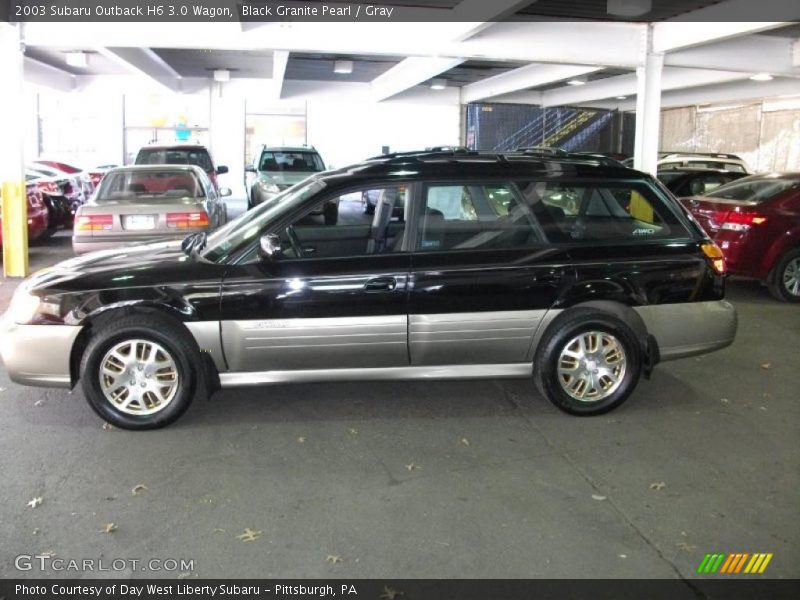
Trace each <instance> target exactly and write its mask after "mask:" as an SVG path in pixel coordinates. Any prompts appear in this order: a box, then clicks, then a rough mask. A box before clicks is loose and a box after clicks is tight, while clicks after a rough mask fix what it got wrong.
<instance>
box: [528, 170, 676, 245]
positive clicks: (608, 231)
mask: <svg viewBox="0 0 800 600" xmlns="http://www.w3.org/2000/svg"><path fill="white" fill-rule="evenodd" d="M518 186H519V188H520V191H521V192H522V194H523V196H524V198H525V200H526V202H527V203H528V205H529V206H531V208H532V209H533V212H534V214H535V215H536V218H537V219H538V220H539V222H540V223H541V226H542V229H543V230H544V232H545V234H546V235H547V238H548V239H549V240H550V241H551V242H564V243H567V242H568V243H580V242H586V243H597V242H642V241H648V240H661V239H686V238H690V237H691V235H690V233H689V231H688V230H687V229H686V227H685V226H684V225H683V224H682V223H681V221H680V219H679V218H678V216H677V215H676V214H675V212H674V211H675V210H676V209H674V208H671V207H669V206H668V205H667V202H672V200H671V199H667V198H663V197H662V196H661V195H660V194H658V193H657V192H656V191H655V190H654V189H653V188H651V187H650V186H648V185H646V184H644V183H639V182H636V183H624V182H620V183H609V182H605V181H604V182H577V181H576V182H574V183H573V182H567V181H557V182H556V181H526V182H521V183H518Z"/></svg>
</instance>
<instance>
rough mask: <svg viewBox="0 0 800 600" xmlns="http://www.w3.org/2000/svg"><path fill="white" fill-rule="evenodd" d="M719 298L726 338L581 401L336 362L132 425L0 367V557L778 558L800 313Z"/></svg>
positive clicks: (424, 564) (799, 489)
mask: <svg viewBox="0 0 800 600" xmlns="http://www.w3.org/2000/svg"><path fill="white" fill-rule="evenodd" d="M68 253H69V250H68V238H65V237H57V238H55V239H53V240H51V241H50V242H49V243H48V245H47V246H41V247H38V248H36V249H34V251H33V262H34V263H35V264H37V266H38V265H40V264H41V265H43V264H45V263H47V262H48V261H50V262H52V261H53V260H55V259H57V258H59V257H63V256H65V255H68ZM14 284H15V282H10V281H8V280H1V283H0V302H2V299H3V298H5V297H7V296H8V293H9V291H10V289H11V288H13V285H14ZM729 296H730V299H731V300H732V301H733V302H734V303H735V304H736V306H737V308H738V310H739V316H740V330H739V335H738V338H737V340H736V343H735V345H734V346H732V347H730V348H728V349H726V350H723V351H721V352H717V353H715V354H711V355H708V356H705V357H702V358H698V359H687V360H683V361H678V362H673V363H664V364H662V365H660V366H659V367H658V368H657V370H656V372H655V374H654V376H653V379H652V380H651V381H642V383H641V384H640V386H639V388H638V390H637V391H636V392H635V394H634V395H633V396H632V397H631V399H630V400H629V401H628V402H627V403H626V404H625V405H623V406H622V407H621V408H620V409H618V410H617V411H615V412H613V413H611V414H609V415H606V416H602V417H597V418H587V419H579V418H575V417H570V416H567V415H565V414H563V413H561V412H559V411H558V410H556V409H555V408H554V407H552V406H551V405H550V404H549V403H548V402H547V401H546V400H544V399H543V398H541V397H539V396H538V394H537V393H536V391H535V390H534V387H533V386H532V384H531V383H530V382H528V381H483V382H464V383H462V382H438V383H416V382H415V383H341V384H330V385H323V384H315V385H295V386H276V387H264V388H259V389H251V390H241V391H226V392H222V393H219V394H217V395H216V396H215V397H214V398H213V399H212V400H211V401H210V402H197V403H196V404H195V405H194V406H192V407H191V409H190V410H189V412H188V413H187V414H186V415H185V416H184V417H183V418H182V419H181V420H180V421H179V422H178V423H177V424H176V425H174V426H173V427H171V428H168V429H166V430H161V431H155V432H145V433H132V432H126V431H122V430H118V429H104V428H103V423H102V422H101V421H100V420H99V419H98V418H97V417H96V416H95V414H94V413H93V412H92V411H91V410H90V409H89V407H88V406H87V405H86V403H85V400H84V399H83V394H82V393H81V392H80V391H79V390H76V391H75V392H74V393H69V392H67V391H62V390H43V389H35V388H23V387H19V386H16V385H14V384H11V383H9V381H8V378H7V376H6V374H5V371H4V370H3V369H2V367H0V389H2V391H0V464H1V465H2V476H3V485H2V486H0V523H2V529H3V542H2V544H0V576H2V577H19V576H24V577H41V576H44V577H51V576H56V575H66V576H70V577H77V576H80V574H79V573H74V572H72V573H54V572H52V571H45V572H40V571H39V570H38V569H34V570H33V571H29V572H25V573H20V572H18V571H16V570H15V569H14V566H13V565H14V557H15V556H17V555H19V554H35V553H44V552H52V553H55V555H56V557H57V558H64V559H70V558H76V559H82V558H101V557H102V558H104V559H105V560H107V561H110V560H112V559H114V558H126V559H131V558H137V559H150V558H162V559H163V558H176V559H181V558H183V559H193V560H194V570H193V571H192V572H191V573H190V572H189V571H184V572H182V573H181V572H180V571H178V572H174V573H163V572H162V573H152V572H142V571H136V572H131V571H130V570H123V571H122V572H120V573H118V575H119V576H124V577H131V576H133V577H151V576H167V577H177V576H191V577H200V578H208V577H222V576H226V577H261V576H265V577H281V578H292V577H303V578H311V577H337V578H368V577H372V578H405V577H413V578H423V577H431V578H457V577H474V578H478V577H486V578H528V577H530V578H538V577H555V578H559V577H566V578H575V577H600V578H605V577H621V578H641V577H648V578H675V577H687V578H689V577H693V576H695V575H694V572H695V569H696V568H697V565H698V564H699V563H700V561H701V560H702V558H703V556H704V554H705V553H706V552H728V553H729V552H771V553H774V558H773V559H772V562H771V563H770V565H769V567H768V569H767V571H766V574H765V576H767V577H786V578H789V577H798V576H800V521H799V520H798V519H797V507H798V506H800V451H798V442H799V441H800V435H798V434H800V402H798V401H800V393H799V392H798V387H797V384H798V373H800V352H798V347H800V313H799V312H798V307H797V306H789V305H785V304H780V303H778V302H775V301H773V300H772V299H771V298H770V297H769V295H768V294H767V293H766V291H765V290H764V289H763V288H761V287H760V286H759V285H758V284H756V283H751V282H743V281H733V282H731V284H730V285H729ZM139 484H141V485H144V486H146V487H147V489H146V490H144V491H141V492H140V493H139V494H137V495H133V494H132V493H131V490H132V489H133V488H134V487H135V486H137V485H139ZM35 497H41V498H42V503H41V505H39V506H37V507H36V508H30V507H28V506H26V503H27V502H28V501H30V500H31V499H33V498H35ZM106 523H114V524H115V525H116V527H117V528H116V530H115V531H113V532H112V533H102V532H101V529H102V528H103V527H104V524H106ZM246 528H250V529H252V530H255V531H260V532H261V536H260V537H259V538H258V539H256V540H255V541H252V542H249V543H248V542H243V541H240V540H239V539H237V536H238V535H239V534H241V533H242V532H243V531H244V530H245V529H246ZM331 557H340V559H341V561H340V562H339V561H338V559H333V558H331ZM103 575H104V576H107V575H113V573H104V574H103Z"/></svg>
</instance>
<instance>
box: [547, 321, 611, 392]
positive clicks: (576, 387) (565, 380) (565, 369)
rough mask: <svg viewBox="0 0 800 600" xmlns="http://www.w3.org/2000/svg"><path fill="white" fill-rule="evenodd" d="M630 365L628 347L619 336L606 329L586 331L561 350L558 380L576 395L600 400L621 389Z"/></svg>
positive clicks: (565, 389)
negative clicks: (627, 353)
mask: <svg viewBox="0 0 800 600" xmlns="http://www.w3.org/2000/svg"><path fill="white" fill-rule="evenodd" d="M626 366H627V357H626V355H625V348H624V347H623V346H622V343H621V342H620V341H619V340H618V339H617V338H616V337H614V336H613V335H611V334H610V333H605V332H603V331H586V332H584V333H581V334H580V335H578V336H575V337H574V338H572V339H571V340H570V341H569V342H567V343H566V344H565V345H564V348H563V349H562V350H561V354H560V355H559V357H558V381H559V383H560V384H561V387H562V389H563V390H564V391H565V392H566V393H567V394H569V395H570V396H571V397H572V398H575V399H576V400H580V401H582V402H596V401H598V400H602V399H604V398H606V397H608V396H609V395H611V394H613V393H614V392H615V391H616V390H617V388H618V387H619V386H620V384H622V380H623V378H624V377H625V368H626Z"/></svg>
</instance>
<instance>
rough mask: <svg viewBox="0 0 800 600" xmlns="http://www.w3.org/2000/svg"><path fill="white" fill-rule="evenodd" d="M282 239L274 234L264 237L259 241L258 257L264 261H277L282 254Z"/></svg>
mask: <svg viewBox="0 0 800 600" xmlns="http://www.w3.org/2000/svg"><path fill="white" fill-rule="evenodd" d="M282 253H283V252H282V250H281V238H280V237H279V236H277V235H275V234H274V233H268V234H267V235H262V236H261V238H260V239H259V240H258V255H259V256H260V257H261V258H262V259H263V260H275V259H276V258H280V256H281V254H282Z"/></svg>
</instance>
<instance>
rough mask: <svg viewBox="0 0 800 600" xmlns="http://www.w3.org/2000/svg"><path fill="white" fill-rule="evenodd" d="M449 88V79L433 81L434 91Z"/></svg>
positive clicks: (432, 87)
mask: <svg viewBox="0 0 800 600" xmlns="http://www.w3.org/2000/svg"><path fill="white" fill-rule="evenodd" d="M446 87H447V79H434V80H433V81H431V89H432V90H443V89H444V88H446Z"/></svg>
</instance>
